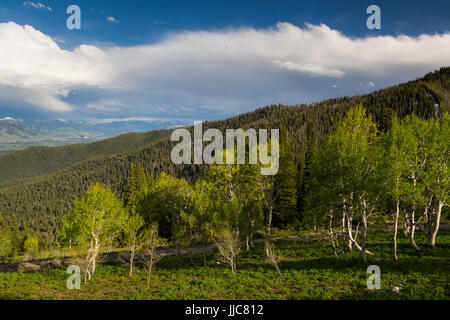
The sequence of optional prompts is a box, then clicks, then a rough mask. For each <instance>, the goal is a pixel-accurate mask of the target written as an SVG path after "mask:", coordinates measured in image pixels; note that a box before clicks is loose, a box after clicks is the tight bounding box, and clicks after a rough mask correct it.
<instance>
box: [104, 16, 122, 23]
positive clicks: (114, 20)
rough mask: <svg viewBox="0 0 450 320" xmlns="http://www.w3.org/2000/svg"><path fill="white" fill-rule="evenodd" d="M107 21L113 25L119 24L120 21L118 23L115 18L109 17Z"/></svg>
mask: <svg viewBox="0 0 450 320" xmlns="http://www.w3.org/2000/svg"><path fill="white" fill-rule="evenodd" d="M106 21H108V22H112V23H119V21H117V20H116V18H114V17H108V18H106Z"/></svg>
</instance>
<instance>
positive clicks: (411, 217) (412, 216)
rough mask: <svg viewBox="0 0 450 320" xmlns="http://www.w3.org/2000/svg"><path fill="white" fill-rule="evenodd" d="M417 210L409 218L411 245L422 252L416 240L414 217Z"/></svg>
mask: <svg viewBox="0 0 450 320" xmlns="http://www.w3.org/2000/svg"><path fill="white" fill-rule="evenodd" d="M415 211H416V209H415V208H414V210H413V211H412V212H411V215H410V218H409V243H410V244H411V246H412V247H413V248H414V250H416V251H420V248H419V247H418V246H417V244H416V241H415V240H414V233H415V231H416V222H415V221H414V215H415Z"/></svg>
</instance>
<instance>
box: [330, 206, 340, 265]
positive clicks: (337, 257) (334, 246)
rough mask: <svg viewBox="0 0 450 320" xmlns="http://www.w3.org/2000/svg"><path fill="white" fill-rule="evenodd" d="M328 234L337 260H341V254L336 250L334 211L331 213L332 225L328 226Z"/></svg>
mask: <svg viewBox="0 0 450 320" xmlns="http://www.w3.org/2000/svg"><path fill="white" fill-rule="evenodd" d="M328 234H329V236H330V240H331V246H332V247H333V254H334V256H335V257H336V260H339V256H338V254H337V251H336V244H335V243H334V233H333V213H330V225H329V227H328Z"/></svg>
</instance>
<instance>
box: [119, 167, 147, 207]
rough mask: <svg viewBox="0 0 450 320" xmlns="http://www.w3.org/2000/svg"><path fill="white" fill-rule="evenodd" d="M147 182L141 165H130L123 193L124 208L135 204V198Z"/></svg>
mask: <svg viewBox="0 0 450 320" xmlns="http://www.w3.org/2000/svg"><path fill="white" fill-rule="evenodd" d="M147 182H148V181H147V176H146V174H145V169H144V167H143V166H142V164H140V163H139V164H132V165H131V169H130V174H129V176H128V181H127V186H126V188H125V193H124V205H125V206H131V205H133V204H136V203H135V202H136V200H137V196H138V194H139V192H140V191H141V190H142V188H143V187H144V186H145V185H146V184H147Z"/></svg>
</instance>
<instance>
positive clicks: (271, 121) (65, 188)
mask: <svg viewBox="0 0 450 320" xmlns="http://www.w3.org/2000/svg"><path fill="white" fill-rule="evenodd" d="M449 89H450V68H442V69H441V70H440V71H437V72H434V73H432V74H429V75H427V76H426V77H424V78H422V79H418V80H415V81H410V82H408V83H404V84H400V85H397V86H394V87H391V88H387V89H383V90H379V91H376V92H373V93H371V94H367V95H362V96H355V97H344V98H338V99H330V100H326V101H323V102H320V103H314V104H310V105H299V106H283V105H278V106H276V105H273V106H268V107H264V108H261V109H258V110H256V111H254V112H249V113H246V114H242V115H239V116H236V117H233V118H230V119H226V120H222V121H214V122H207V123H204V125H203V128H204V130H205V129H207V128H208V127H214V128H218V129H221V130H225V129H227V128H244V129H245V128H255V129H259V128H267V129H270V128H279V127H280V126H281V125H284V126H285V127H286V128H287V130H288V133H289V137H290V139H291V144H292V146H293V152H294V157H295V159H296V160H297V159H298V156H299V154H300V152H301V151H302V150H304V148H305V145H306V141H307V140H306V132H307V127H308V125H310V126H313V129H314V132H315V137H316V143H320V141H321V139H322V138H323V137H324V136H325V135H326V134H327V133H329V132H330V131H331V130H332V127H333V123H334V121H336V119H337V118H339V117H340V116H342V115H343V114H344V113H345V111H346V110H347V109H348V108H349V107H351V106H354V105H356V104H363V106H365V107H366V108H367V110H368V112H369V113H371V114H372V115H373V116H374V118H375V120H376V122H377V124H378V125H379V126H380V127H381V128H383V127H386V125H387V123H386V121H387V120H386V115H388V114H390V110H391V109H393V110H395V111H396V112H397V114H398V115H399V116H400V117H403V116H405V115H408V114H411V113H416V114H418V115H419V116H422V117H432V116H433V114H434V110H435V103H436V102H437V103H438V104H439V110H438V111H439V113H440V114H442V113H444V112H449V111H450V105H449V103H448V99H446V97H448V94H449ZM430 95H432V97H430ZM191 129H192V128H191ZM166 134H167V135H164V134H163V135H162V136H161V139H159V140H156V141H153V142H151V143H149V144H148V145H146V146H145V147H142V148H140V149H136V150H134V151H129V152H124V153H119V154H115V155H107V156H98V157H93V158H89V159H87V160H84V161H80V162H77V163H73V164H71V165H69V166H67V167H66V168H64V169H63V170H61V171H58V172H54V173H52V174H50V175H43V176H38V177H34V178H33V179H29V180H26V181H22V182H20V183H19V182H18V183H16V184H14V185H11V186H8V187H4V188H1V189H0V211H2V212H3V213H4V215H5V217H6V218H7V219H8V220H9V221H11V219H12V215H13V214H14V213H17V216H18V220H19V222H20V224H22V225H26V226H28V227H29V228H30V229H31V230H34V231H35V232H38V233H39V234H40V237H41V241H43V242H44V243H46V242H47V243H50V242H52V241H54V239H55V234H57V232H58V228H59V223H60V219H61V217H62V216H63V215H64V214H66V213H67V212H68V211H69V210H70V209H71V206H72V202H73V200H74V199H75V198H76V197H79V196H80V195H81V194H82V193H83V192H85V190H86V188H87V187H88V186H89V185H90V184H92V183H94V182H96V181H100V182H101V183H104V184H108V185H110V186H111V187H112V188H113V190H114V191H116V192H117V193H118V194H119V195H121V194H122V191H123V188H124V186H125V183H126V180H127V174H128V170H129V168H130V165H131V163H133V162H140V163H142V164H143V165H144V167H145V168H146V169H147V170H148V171H149V172H152V173H153V174H155V175H157V174H158V173H159V172H161V171H166V172H169V173H171V174H174V175H176V176H179V177H185V178H187V179H188V180H189V181H193V180H195V179H197V178H198V177H199V176H201V175H202V174H204V173H205V172H206V170H207V167H206V166H204V165H174V164H173V163H172V162H171V160H170V152H171V149H172V147H173V145H174V144H175V143H172V142H170V140H169V135H168V133H166ZM17 161H20V159H17ZM22 161H23V160H22ZM1 170H2V171H3V170H7V168H4V167H3V168H2V169H1Z"/></svg>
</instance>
